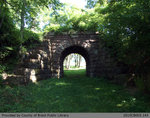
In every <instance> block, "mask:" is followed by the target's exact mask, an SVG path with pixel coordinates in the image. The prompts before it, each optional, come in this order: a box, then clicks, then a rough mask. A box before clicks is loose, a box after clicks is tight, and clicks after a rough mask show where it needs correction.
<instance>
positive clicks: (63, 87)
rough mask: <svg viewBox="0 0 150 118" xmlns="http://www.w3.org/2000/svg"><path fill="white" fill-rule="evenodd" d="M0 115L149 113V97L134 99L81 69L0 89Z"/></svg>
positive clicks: (134, 97)
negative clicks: (87, 74) (89, 75)
mask: <svg viewBox="0 0 150 118" xmlns="http://www.w3.org/2000/svg"><path fill="white" fill-rule="evenodd" d="M0 112H150V96H148V95H143V94H141V93H137V94H135V95H134V96H133V95H130V94H129V93H128V91H127V90H126V89H125V88H123V87H122V86H119V85H115V84H112V83H110V82H109V81H107V80H105V79H102V78H89V77H86V76H85V70H68V71H67V70H66V71H65V77H64V78H61V79H56V78H52V79H47V80H43V81H40V82H38V83H37V84H32V83H31V84H29V85H27V86H19V87H14V88H11V87H5V88H1V89H0Z"/></svg>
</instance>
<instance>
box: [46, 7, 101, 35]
mask: <svg viewBox="0 0 150 118" xmlns="http://www.w3.org/2000/svg"><path fill="white" fill-rule="evenodd" d="M58 13H59V16H57V17H56V16H53V17H52V18H51V19H48V20H49V21H51V22H49V23H48V25H47V26H45V29H44V31H45V32H49V31H51V32H55V33H62V32H67V33H75V32H95V31H96V28H97V25H98V24H97V20H95V19H96V18H95V17H96V16H95V15H94V13H93V9H91V10H88V11H85V10H82V9H79V8H76V7H73V6H72V7H68V6H64V8H63V9H62V11H60V12H58ZM93 19H94V20H93Z"/></svg>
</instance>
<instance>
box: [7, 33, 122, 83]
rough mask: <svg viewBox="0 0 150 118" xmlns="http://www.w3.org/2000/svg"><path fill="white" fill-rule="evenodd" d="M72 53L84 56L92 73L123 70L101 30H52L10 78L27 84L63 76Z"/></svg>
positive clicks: (109, 75) (101, 74) (110, 73)
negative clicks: (104, 40) (60, 31)
mask: <svg viewBox="0 0 150 118" xmlns="http://www.w3.org/2000/svg"><path fill="white" fill-rule="evenodd" d="M71 53H78V54H80V55H82V56H83V57H84V58H85V60H86V74H87V76H89V77H107V78H113V77H114V76H115V75H117V74H120V73H122V70H121V68H120V65H118V64H117V63H116V62H115V61H114V60H113V59H112V58H111V57H110V55H109V53H108V52H107V51H106V50H105V47H104V45H103V43H102V41H101V39H100V38H99V35H98V34H95V33H90V34H89V33H84V34H80V33H78V34H62V35H53V34H52V33H50V32H49V33H48V34H47V35H46V36H45V38H44V41H43V42H42V43H41V44H40V45H39V46H37V47H36V48H33V49H32V50H29V51H28V52H27V54H26V55H25V58H24V59H23V60H22V62H21V63H20V64H18V65H17V67H16V68H15V69H14V75H13V76H9V77H7V80H11V81H13V82H14V81H15V82H16V83H17V84H24V83H28V82H29V81H32V82H36V81H38V80H43V79H48V78H52V77H55V78H61V77H62V76H63V61H64V59H65V57H66V56H67V55H69V54H71ZM12 77H13V78H14V79H12ZM9 78H11V79H9Z"/></svg>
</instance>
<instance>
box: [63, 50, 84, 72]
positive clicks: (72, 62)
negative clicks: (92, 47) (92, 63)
mask: <svg viewBox="0 0 150 118" xmlns="http://www.w3.org/2000/svg"><path fill="white" fill-rule="evenodd" d="M63 68H64V70H78V69H86V61H85V59H84V57H83V56H82V55H80V54H78V53H71V54H69V55H68V56H66V57H65V59H64V62H63Z"/></svg>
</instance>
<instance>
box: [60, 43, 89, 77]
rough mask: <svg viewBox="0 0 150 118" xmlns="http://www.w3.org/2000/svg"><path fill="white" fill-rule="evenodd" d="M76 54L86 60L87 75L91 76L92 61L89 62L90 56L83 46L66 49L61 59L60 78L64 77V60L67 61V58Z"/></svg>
mask: <svg viewBox="0 0 150 118" xmlns="http://www.w3.org/2000/svg"><path fill="white" fill-rule="evenodd" d="M74 53H75V54H79V55H81V56H82V57H83V58H84V59H85V63H86V64H85V69H86V75H87V76H88V75H89V69H90V67H89V66H90V60H89V54H88V52H87V50H85V49H84V48H83V47H81V46H70V47H68V48H66V49H65V50H64V51H63V52H62V54H61V58H60V76H61V77H63V76H64V60H65V58H66V57H67V56H68V55H70V54H74Z"/></svg>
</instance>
